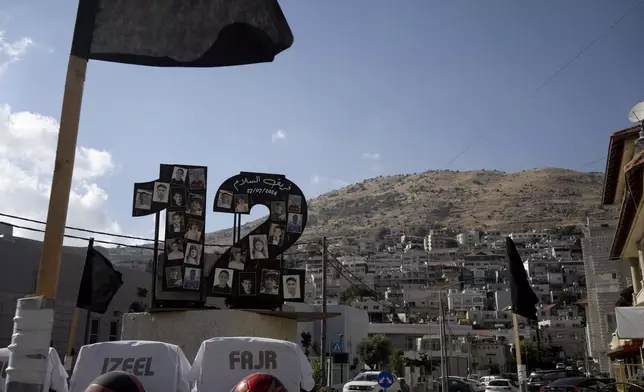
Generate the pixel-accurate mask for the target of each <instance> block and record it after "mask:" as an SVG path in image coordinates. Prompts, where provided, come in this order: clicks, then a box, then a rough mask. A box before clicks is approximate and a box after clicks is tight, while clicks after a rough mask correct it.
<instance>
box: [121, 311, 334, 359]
mask: <svg viewBox="0 0 644 392" xmlns="http://www.w3.org/2000/svg"><path fill="white" fill-rule="evenodd" d="M333 316H335V314H327V317H333ZM322 318H324V315H323V314H321V313H309V312H307V313H298V312H270V311H242V310H186V311H173V312H154V313H126V314H125V315H123V324H122V329H121V339H122V340H153V341H161V342H165V343H171V344H176V345H177V346H179V347H181V349H182V350H183V353H184V354H185V355H186V357H187V358H188V360H190V361H192V359H194V357H195V355H196V354H197V351H198V350H199V346H200V345H201V342H203V341H204V340H207V339H210V338H214V337H227V336H252V337H263V338H273V339H282V340H289V341H292V342H299V340H300V339H298V336H297V324H298V321H314V320H320V319H322Z"/></svg>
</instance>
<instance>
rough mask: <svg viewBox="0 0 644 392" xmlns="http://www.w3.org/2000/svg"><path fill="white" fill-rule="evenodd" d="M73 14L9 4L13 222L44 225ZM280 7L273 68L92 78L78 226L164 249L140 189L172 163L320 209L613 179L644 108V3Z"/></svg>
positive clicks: (43, 4)
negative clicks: (358, 191) (518, 183)
mask: <svg viewBox="0 0 644 392" xmlns="http://www.w3.org/2000/svg"><path fill="white" fill-rule="evenodd" d="M76 5H77V2H76V1H56V2H54V1H51V0H30V1H24V0H3V1H2V2H1V3H0V212H1V213H5V214H13V215H19V216H23V217H29V218H32V219H36V220H44V219H45V218H46V213H47V205H48V197H49V186H50V183H51V173H52V170H53V162H54V156H55V146H56V137H57V130H58V119H59V117H60V112H61V103H62V93H63V86H64V81H65V72H66V67H67V59H68V54H69V49H70V45H71V36H72V30H73V26H74V19H75V15H76ZM280 5H281V7H282V9H283V12H284V14H285V16H286V18H287V20H288V22H289V24H290V26H291V29H292V31H293V34H294V36H295V42H294V44H293V46H292V47H291V48H289V49H288V50H286V51H285V52H283V53H281V54H280V55H278V57H277V58H276V59H275V61H274V62H273V63H265V64H257V65H250V66H240V67H229V68H210V69H186V68H175V69H165V68H152V67H137V66H129V65H123V64H112V63H106V62H98V61H91V62H90V63H89V66H88V71H87V77H86V83H85V91H84V97H83V105H82V113H81V121H80V131H79V138H78V151H77V158H76V166H75V174H74V182H73V186H72V195H71V200H70V209H69V214H68V225H71V226H76V227H84V228H90V229H94V230H100V231H107V232H114V233H121V234H123V233H124V234H131V235H139V236H144V237H150V236H152V235H153V229H154V227H153V221H152V218H151V217H144V218H133V217H131V205H132V189H133V183H134V182H144V181H150V180H153V179H155V178H157V174H158V165H159V164H160V163H182V164H192V165H206V166H208V170H209V172H208V174H209V175H208V184H209V195H208V197H209V198H210V200H209V202H208V204H209V205H211V204H212V197H213V196H214V192H215V191H216V189H217V187H218V185H219V184H220V183H221V182H223V181H224V180H225V179H226V178H228V177H231V176H233V175H235V174H237V173H239V172H240V171H259V172H269V173H282V174H285V175H286V176H287V177H288V178H289V179H291V180H292V181H294V182H296V183H297V184H298V185H299V186H300V187H301V188H302V189H303V191H304V193H305V195H306V196H307V197H309V198H311V197H314V196H316V195H319V194H321V193H324V192H327V191H329V190H331V189H336V188H339V187H342V186H344V185H347V184H350V183H354V182H357V181H360V180H362V179H365V178H371V177H375V176H378V175H389V174H399V173H414V172H422V171H425V170H430V169H451V170H478V169H497V170H503V171H520V170H524V169H531V168H536V167H564V168H570V169H576V170H582V171H603V170H604V167H605V160H604V158H605V156H606V152H607V146H608V140H609V137H610V134H611V133H612V132H615V131H617V130H619V129H622V128H625V127H628V126H630V123H629V122H628V118H627V117H628V113H629V111H630V109H631V108H632V107H633V105H635V104H636V103H637V102H640V101H642V100H644V71H643V70H642V64H644V51H642V50H641V48H642V43H643V41H644V24H642V23H641V21H642V19H643V17H644V1H638V0H602V1H600V0H593V1H588V0H570V1H565V2H562V1H557V0H545V1H544V0H540V1H536V0H533V1H523V2H507V1H505V2H504V1H492V0H490V1H475V0H468V1H465V0H453V1H429V0H409V1H404V2H392V1H385V0H370V1H367V0H354V1H343V2H339V1H338V2H327V1H302V0H281V1H280ZM617 20H619V22H618V23H617V24H614V23H615V21H617ZM266 212H267V209H266V208H264V207H261V206H259V207H255V208H254V209H253V211H252V214H251V215H252V216H251V218H257V217H259V216H262V215H264V214H265V213H266ZM207 219H208V225H207V228H208V230H209V231H211V230H216V229H220V228H225V227H230V226H231V225H232V217H231V216H230V215H225V214H220V213H218V214H215V213H214V212H209V213H208V218H207ZM0 220H2V218H1V217H0ZM4 220H5V221H10V222H16V223H18V222H17V221H11V220H7V219H4ZM21 224H22V225H25V226H30V227H42V226H38V225H31V224H25V223H24V222H22V223H21ZM72 233H73V234H78V233H74V232H72ZM100 238H103V239H109V238H110V237H100Z"/></svg>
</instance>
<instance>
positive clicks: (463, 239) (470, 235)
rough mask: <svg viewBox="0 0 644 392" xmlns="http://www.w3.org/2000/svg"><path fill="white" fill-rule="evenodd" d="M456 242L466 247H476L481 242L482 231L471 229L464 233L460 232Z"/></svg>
mask: <svg viewBox="0 0 644 392" xmlns="http://www.w3.org/2000/svg"><path fill="white" fill-rule="evenodd" d="M456 242H458V244H459V245H460V246H464V247H468V248H471V247H474V246H477V245H478V244H480V243H481V233H479V232H478V231H476V230H469V231H466V232H464V233H459V234H457V235H456Z"/></svg>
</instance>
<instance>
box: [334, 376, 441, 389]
mask: <svg viewBox="0 0 644 392" xmlns="http://www.w3.org/2000/svg"><path fill="white" fill-rule="evenodd" d="M378 374H380V372H377V371H367V372H362V373H360V374H358V375H357V376H355V377H354V378H353V379H352V380H351V381H349V382H347V383H346V384H344V387H343V388H342V391H343V392H353V391H373V392H385V390H384V388H381V387H380V385H378ZM393 382H394V383H393V385H392V386H391V387H389V388H387V392H403V391H402V386H401V385H400V382H399V381H398V378H396V377H395V376H394V379H393ZM450 392H451V391H450Z"/></svg>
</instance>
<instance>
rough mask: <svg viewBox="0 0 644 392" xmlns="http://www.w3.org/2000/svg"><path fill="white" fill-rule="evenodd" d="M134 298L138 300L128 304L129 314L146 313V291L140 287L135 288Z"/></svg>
mask: <svg viewBox="0 0 644 392" xmlns="http://www.w3.org/2000/svg"><path fill="white" fill-rule="evenodd" d="M136 297H137V298H138V299H137V300H136V301H132V303H131V304H130V312H132V313H141V312H145V311H147V310H148V304H147V302H148V301H147V297H148V289H146V288H145V287H140V286H139V287H137V288H136Z"/></svg>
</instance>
